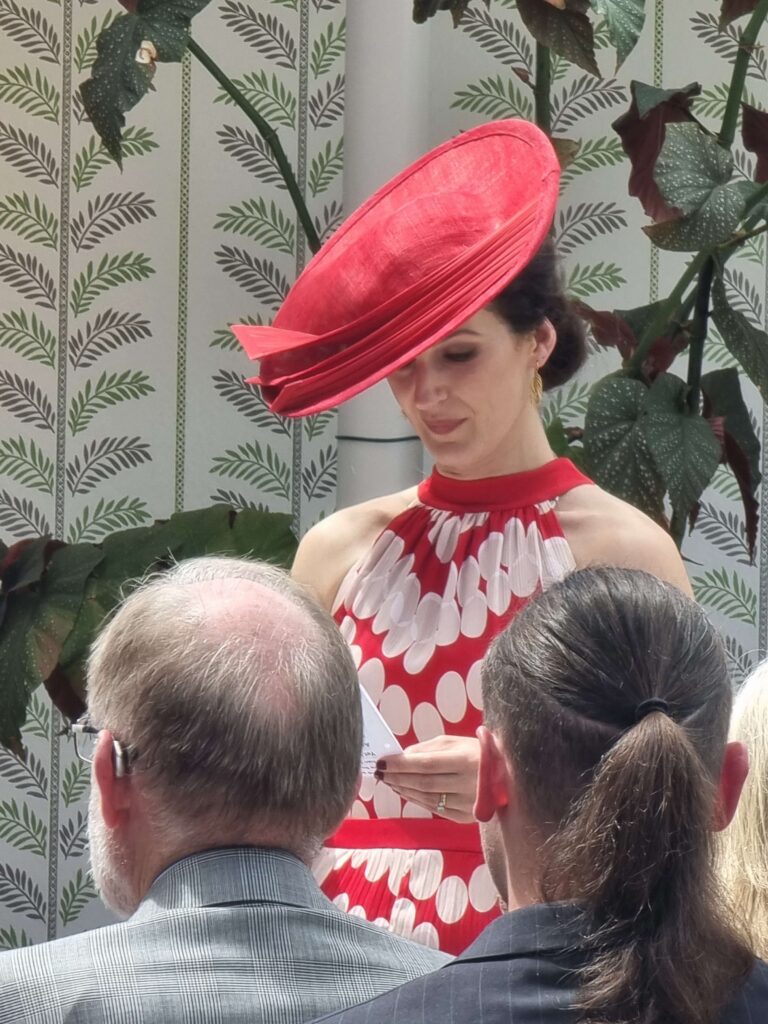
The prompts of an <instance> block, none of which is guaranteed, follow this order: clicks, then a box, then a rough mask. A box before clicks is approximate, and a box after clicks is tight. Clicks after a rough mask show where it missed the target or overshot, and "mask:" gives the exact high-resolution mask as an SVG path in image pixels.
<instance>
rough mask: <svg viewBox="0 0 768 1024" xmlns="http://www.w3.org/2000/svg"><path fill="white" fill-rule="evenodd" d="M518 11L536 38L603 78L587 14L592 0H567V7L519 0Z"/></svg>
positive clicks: (530, 0)
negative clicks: (560, 7)
mask: <svg viewBox="0 0 768 1024" xmlns="http://www.w3.org/2000/svg"><path fill="white" fill-rule="evenodd" d="M517 10H518V13H519V14H520V17H521V18H522V20H523V24H524V25H525V27H526V28H527V29H528V31H529V32H530V33H531V35H532V36H533V38H534V39H535V40H536V41H537V42H539V43H541V44H542V45H543V46H548V47H549V48H550V49H551V50H552V51H553V52H554V53H557V54H559V55H560V56H561V57H565V59H566V60H569V61H571V63H572V64H577V65H578V66H579V67H580V68H583V69H584V70H585V71H588V72H589V73H590V74H591V75H595V76H596V77H597V78H600V77H601V76H600V68H599V67H598V66H597V61H596V60H595V38H594V33H593V31H592V22H591V21H590V20H589V18H588V17H587V14H586V12H587V11H588V10H589V3H588V0H566V5H565V8H564V9H563V10H560V9H559V8H557V7H553V6H552V4H550V3H547V2H543V0H517Z"/></svg>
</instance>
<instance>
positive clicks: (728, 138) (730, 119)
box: [718, 0, 768, 149]
mask: <svg viewBox="0 0 768 1024" xmlns="http://www.w3.org/2000/svg"><path fill="white" fill-rule="evenodd" d="M766 17H768V0H759V2H758V4H757V6H756V7H755V9H754V11H753V12H752V17H751V18H750V19H749V21H748V22H747V26H746V28H745V29H744V31H743V32H742V33H741V39H740V41H739V52H738V53H737V55H736V60H735V61H734V64H733V74H732V75H731V84H730V87H729V89H728V99H727V100H726V103H725V113H724V114H723V125H722V128H721V129H720V134H719V135H718V142H719V143H720V145H721V146H724V147H725V148H726V149H730V148H731V146H732V145H733V140H734V138H735V136H736V124H737V122H738V120H739V107H740V106H741V97H742V93H743V92H744V83H745V82H746V80H747V71H748V70H749V61H750V59H751V57H752V49H753V47H754V45H755V43H756V41H757V36H758V33H759V32H760V28H761V26H762V24H763V22H764V21H765V19H766Z"/></svg>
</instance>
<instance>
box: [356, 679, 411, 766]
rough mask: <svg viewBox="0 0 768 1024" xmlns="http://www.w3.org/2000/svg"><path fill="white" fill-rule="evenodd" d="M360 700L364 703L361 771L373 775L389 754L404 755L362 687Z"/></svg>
mask: <svg viewBox="0 0 768 1024" xmlns="http://www.w3.org/2000/svg"><path fill="white" fill-rule="evenodd" d="M360 698H361V700H362V702H363V755H362V758H361V761H360V770H361V771H362V773H363V775H373V773H374V772H375V771H376V762H377V761H378V760H379V758H381V757H386V756H387V754H402V752H403V748H402V747H401V746H400V744H399V743H398V742H397V740H396V739H395V737H394V734H393V732H392V730H391V729H390V728H389V726H388V725H387V723H386V722H385V721H384V719H383V718H382V717H381V712H380V711H379V709H378V708H377V707H376V705H375V704H374V703H373V701H372V700H371V698H370V696H369V694H368V692H367V690H365V689H364V687H362V686H361V687H360Z"/></svg>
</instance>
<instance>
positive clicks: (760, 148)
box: [741, 103, 768, 184]
mask: <svg viewBox="0 0 768 1024" xmlns="http://www.w3.org/2000/svg"><path fill="white" fill-rule="evenodd" d="M741 110H742V114H743V117H742V122H741V137H742V139H743V141H744V148H745V149H748V150H749V151H750V153H756V154H757V166H756V167H755V181H758V182H760V183H761V184H762V183H763V182H764V181H768V113H766V112H765V111H764V110H757V109H756V108H755V107H750V105H749V104H748V103H742V104H741Z"/></svg>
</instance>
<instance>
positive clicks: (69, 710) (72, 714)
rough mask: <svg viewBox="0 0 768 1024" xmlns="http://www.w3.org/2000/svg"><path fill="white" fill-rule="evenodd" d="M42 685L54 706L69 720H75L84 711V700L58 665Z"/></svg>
mask: <svg viewBox="0 0 768 1024" xmlns="http://www.w3.org/2000/svg"><path fill="white" fill-rule="evenodd" d="M43 685H44V686H45V689H46V690H47V692H48V696H49V697H50V698H51V701H52V703H53V705H54V707H56V708H58V709H59V711H60V712H61V713H62V715H64V717H65V718H68V719H69V720H70V722H76V721H77V720H78V718H79V717H80V716H81V715H82V714H83V713H84V712H85V707H86V706H85V701H84V700H83V699H82V697H81V696H80V694H79V693H77V691H76V690H75V688H74V687H73V686H72V683H71V682H70V681H69V679H68V678H67V677H66V676H65V675H64V673H63V672H62V670H61V669H60V668H59V666H58V665H57V666H56V667H55V668H54V670H53V672H51V674H50V675H49V676H48V678H47V679H44V680H43Z"/></svg>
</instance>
